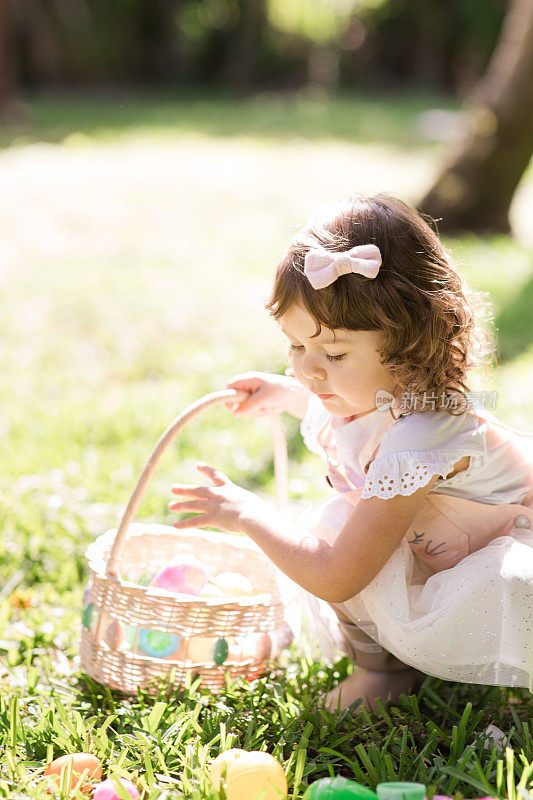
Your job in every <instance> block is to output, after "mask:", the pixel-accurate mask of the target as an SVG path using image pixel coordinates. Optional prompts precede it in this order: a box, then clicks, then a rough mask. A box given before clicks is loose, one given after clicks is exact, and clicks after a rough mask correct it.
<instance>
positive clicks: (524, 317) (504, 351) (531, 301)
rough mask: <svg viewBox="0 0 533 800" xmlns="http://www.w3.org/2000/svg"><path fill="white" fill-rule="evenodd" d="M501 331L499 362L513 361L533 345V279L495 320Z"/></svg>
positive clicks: (522, 287)
mask: <svg viewBox="0 0 533 800" xmlns="http://www.w3.org/2000/svg"><path fill="white" fill-rule="evenodd" d="M495 324H496V327H497V328H498V331H499V337H498V338H499V359H498V360H499V362H500V363H501V364H503V363H504V362H506V361H512V360H513V359H514V358H517V357H518V356H520V355H522V353H523V352H524V351H525V350H527V349H528V348H529V347H530V346H531V344H532V343H533V278H530V279H529V280H528V281H527V282H526V283H525V284H524V285H523V286H521V288H520V290H519V292H518V294H516V295H515V297H514V298H513V299H512V300H511V302H510V303H508V304H507V305H506V306H505V308H503V309H502V311H501V312H500V313H499V314H498V316H497V317H496V319H495Z"/></svg>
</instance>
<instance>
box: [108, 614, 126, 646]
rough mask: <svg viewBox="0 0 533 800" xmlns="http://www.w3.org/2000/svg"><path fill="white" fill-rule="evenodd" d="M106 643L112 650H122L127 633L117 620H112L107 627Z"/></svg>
mask: <svg viewBox="0 0 533 800" xmlns="http://www.w3.org/2000/svg"><path fill="white" fill-rule="evenodd" d="M104 638H105V643H106V644H107V645H108V647H110V648H111V650H120V648H121V647H122V645H123V643H124V638H125V632H124V625H123V624H122V622H119V621H118V620H117V619H114V620H112V622H110V623H109V625H108V626H107V630H106V632H105V637H104Z"/></svg>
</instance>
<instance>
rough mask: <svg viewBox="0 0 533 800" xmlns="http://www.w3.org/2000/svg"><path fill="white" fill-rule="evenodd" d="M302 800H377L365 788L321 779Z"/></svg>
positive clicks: (344, 781)
mask: <svg viewBox="0 0 533 800" xmlns="http://www.w3.org/2000/svg"><path fill="white" fill-rule="evenodd" d="M303 800H377V795H376V793H375V792H373V791H372V790H371V789H367V787H366V786H362V785H361V784H360V783H355V781H350V780H348V778H342V777H341V776H340V775H337V777H335V778H321V779H320V780H319V781H315V782H314V783H312V784H311V786H309V787H308V788H307V790H306V792H305V794H304V798H303Z"/></svg>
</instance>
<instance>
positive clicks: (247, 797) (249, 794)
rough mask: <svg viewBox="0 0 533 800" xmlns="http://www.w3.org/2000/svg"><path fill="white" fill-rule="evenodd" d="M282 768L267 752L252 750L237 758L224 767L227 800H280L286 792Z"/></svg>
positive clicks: (285, 781) (286, 787)
mask: <svg viewBox="0 0 533 800" xmlns="http://www.w3.org/2000/svg"><path fill="white" fill-rule="evenodd" d="M288 788H289V787H288V785H287V778H286V777H285V772H284V771H283V767H282V766H281V764H280V763H279V761H277V759H275V758H274V756H271V755H270V754H269V753H263V752H262V751H259V750H252V752H250V753H245V754H244V755H240V756H238V758H236V759H235V760H234V761H233V762H232V763H231V764H229V766H228V772H227V776H226V797H227V799H228V800H258V798H261V800H281V798H282V797H286V795H287V791H288Z"/></svg>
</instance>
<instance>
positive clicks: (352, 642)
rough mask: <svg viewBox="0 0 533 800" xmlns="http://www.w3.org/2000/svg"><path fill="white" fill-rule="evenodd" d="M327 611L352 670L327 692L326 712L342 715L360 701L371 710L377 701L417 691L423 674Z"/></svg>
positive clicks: (341, 617) (345, 619) (340, 615)
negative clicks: (335, 625)
mask: <svg viewBox="0 0 533 800" xmlns="http://www.w3.org/2000/svg"><path fill="white" fill-rule="evenodd" d="M331 607H332V608H333V610H334V611H335V613H336V614H337V616H338V618H339V628H340V631H341V634H342V639H343V645H344V650H345V651H346V653H347V654H348V655H349V656H350V658H351V659H352V660H353V661H354V663H355V669H354V671H353V672H352V674H351V675H349V676H348V677H347V678H345V679H344V680H343V681H341V683H340V684H339V685H338V686H336V687H335V688H334V689H332V690H331V691H330V692H328V694H327V695H326V698H325V706H326V708H329V710H330V711H336V710H339V711H342V710H344V709H345V708H347V707H348V706H349V705H351V704H352V703H354V702H355V701H356V700H359V699H362V705H364V706H366V708H371V709H373V708H375V702H374V701H375V700H376V698H377V697H379V698H380V699H381V700H382V701H383V702H387V701H388V700H397V699H398V697H399V696H400V695H401V694H406V693H408V692H409V691H411V690H416V689H418V688H419V686H420V684H421V683H422V681H423V680H424V678H425V677H426V676H425V674H424V673H423V672H420V671H419V670H417V669H415V668H414V667H411V666H410V665H409V664H404V662H403V661H400V660H399V659H398V658H396V656H394V655H393V654H392V653H389V651H388V650H385V648H384V647H381V645H379V644H378V643H377V642H375V641H374V640H373V639H372V638H371V637H370V636H368V635H367V634H366V633H365V632H364V631H363V630H361V628H359V627H358V626H357V625H354V623H353V622H350V620H349V619H348V617H346V616H345V615H344V614H343V613H342V612H340V611H339V610H338V609H337V608H335V606H333V605H332V606H331Z"/></svg>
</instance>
